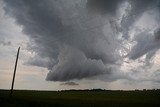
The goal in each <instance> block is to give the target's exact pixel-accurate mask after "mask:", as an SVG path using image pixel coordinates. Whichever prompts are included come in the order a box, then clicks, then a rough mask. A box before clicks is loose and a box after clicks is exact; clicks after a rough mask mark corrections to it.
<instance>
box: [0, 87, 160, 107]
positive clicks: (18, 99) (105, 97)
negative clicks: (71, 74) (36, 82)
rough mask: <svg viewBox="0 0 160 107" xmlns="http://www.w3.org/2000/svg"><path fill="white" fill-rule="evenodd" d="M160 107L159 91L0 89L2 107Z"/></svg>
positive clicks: (0, 106) (0, 104)
mask: <svg viewBox="0 0 160 107" xmlns="http://www.w3.org/2000/svg"><path fill="white" fill-rule="evenodd" d="M63 106H65V107H66V106H67V107H95V106H96V107H117V106H118V107H160V90H148V91H93V90H92V91H87V90H85V91H25V90H15V91H14V93H13V97H12V98H10V97H9V91H8V90H0V107H63Z"/></svg>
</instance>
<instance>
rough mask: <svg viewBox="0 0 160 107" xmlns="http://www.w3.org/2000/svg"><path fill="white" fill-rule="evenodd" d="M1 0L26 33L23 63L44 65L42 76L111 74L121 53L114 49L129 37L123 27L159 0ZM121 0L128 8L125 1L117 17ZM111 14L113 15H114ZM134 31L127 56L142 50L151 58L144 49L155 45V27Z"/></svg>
mask: <svg viewBox="0 0 160 107" xmlns="http://www.w3.org/2000/svg"><path fill="white" fill-rule="evenodd" d="M3 2H4V3H5V7H4V10H5V12H6V13H7V14H8V15H10V16H11V17H14V18H15V19H16V23H17V24H18V25H21V26H22V27H23V32H24V33H25V34H27V35H28V36H29V38H30V42H29V43H28V47H27V49H28V50H30V51H34V52H35V53H36V55H35V57H34V58H32V59H30V60H29V61H28V62H26V63H25V64H28V65H34V66H41V67H46V68H48V70H49V73H48V74H47V77H46V80H48V81H68V80H73V79H83V78H90V77H95V76H101V75H107V76H106V78H107V77H108V76H112V72H114V70H113V69H112V67H113V66H115V65H117V63H119V62H122V63H123V57H122V55H121V54H124V53H120V50H125V49H124V48H125V46H123V42H124V41H128V42H130V40H129V39H131V36H130V33H129V31H130V30H131V29H132V28H133V26H134V23H135V22H136V21H137V20H138V19H139V18H140V17H141V15H142V14H143V13H144V12H146V11H147V10H148V9H152V7H156V6H157V3H159V2H158V1H157V0H153V1H151V0H141V1H139V0H112V1H109V0H102V1H96V0H86V1H85V0H84V1H82V0H76V1H75V0H34V1H33V0H4V1H3ZM126 2H127V3H128V4H129V5H130V6H131V8H130V6H128V8H127V9H126V10H125V14H123V16H122V17H117V15H116V12H117V9H119V8H120V6H121V4H123V3H126ZM140 4H141V5H142V6H141V5H140ZM157 8H158V7H157ZM94 10H96V12H93V11H94ZM99 13H103V14H99ZM111 18H113V20H111ZM114 18H115V20H116V19H118V20H117V21H114ZM120 35H122V37H119V36H120ZM134 36H135V37H134V41H135V42H137V44H136V45H134V46H133V48H132V49H131V50H129V52H127V54H128V55H127V57H128V58H129V59H132V60H135V59H138V58H139V57H141V56H143V55H145V54H148V57H147V58H148V59H151V57H152V56H154V55H155V53H156V52H152V53H150V54H149V52H150V51H152V50H158V49H159V30H157V31H155V33H154V34H150V33H149V32H146V31H145V32H140V33H139V34H135V35H134ZM150 37H151V38H150ZM119 66H121V64H120V63H119ZM116 77H117V78H118V76H116ZM121 77H123V76H121ZM117 78H115V80H116V79H117Z"/></svg>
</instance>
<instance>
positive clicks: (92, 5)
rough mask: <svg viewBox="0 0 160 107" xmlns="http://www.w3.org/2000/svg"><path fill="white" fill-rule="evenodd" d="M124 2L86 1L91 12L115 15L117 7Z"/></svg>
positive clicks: (119, 0)
mask: <svg viewBox="0 0 160 107" xmlns="http://www.w3.org/2000/svg"><path fill="white" fill-rule="evenodd" d="M123 1H125V0H88V2H87V6H88V8H89V9H91V10H93V11H96V10H97V11H98V12H99V13H103V14H106V13H109V14H112V15H115V13H116V10H117V9H118V5H119V4H120V3H122V2H123Z"/></svg>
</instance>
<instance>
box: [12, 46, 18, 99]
mask: <svg viewBox="0 0 160 107" xmlns="http://www.w3.org/2000/svg"><path fill="white" fill-rule="evenodd" d="M19 51H20V47H19V48H18V52H17V57H16V62H15V67H14V73H13V79H12V86H11V92H10V97H12V93H13V87H14V80H15V75H16V69H17V62H18V57H19Z"/></svg>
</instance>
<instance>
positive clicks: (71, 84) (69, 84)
mask: <svg viewBox="0 0 160 107" xmlns="http://www.w3.org/2000/svg"><path fill="white" fill-rule="evenodd" d="M60 85H68V86H77V85H79V84H78V83H75V82H65V83H61V84H60Z"/></svg>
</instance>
